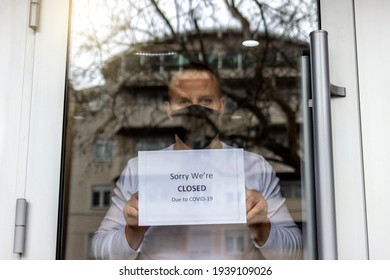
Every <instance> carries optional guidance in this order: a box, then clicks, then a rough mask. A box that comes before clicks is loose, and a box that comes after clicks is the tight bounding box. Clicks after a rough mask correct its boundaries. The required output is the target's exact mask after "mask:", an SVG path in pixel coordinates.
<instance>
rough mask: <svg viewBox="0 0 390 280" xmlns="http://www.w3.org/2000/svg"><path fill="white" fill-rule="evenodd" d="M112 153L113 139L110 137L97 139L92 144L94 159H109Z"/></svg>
mask: <svg viewBox="0 0 390 280" xmlns="http://www.w3.org/2000/svg"><path fill="white" fill-rule="evenodd" d="M113 153H114V141H113V140H112V139H98V140H96V142H95V146H94V159H95V161H98V162H99V161H111V160H112V158H113Z"/></svg>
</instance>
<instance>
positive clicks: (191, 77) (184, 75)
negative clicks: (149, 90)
mask: <svg viewBox="0 0 390 280" xmlns="http://www.w3.org/2000/svg"><path fill="white" fill-rule="evenodd" d="M208 81H210V82H213V81H214V79H213V77H212V75H211V74H210V73H208V72H206V71H191V70H190V71H185V72H179V73H177V74H175V75H174V76H173V77H172V81H171V85H172V86H179V85H180V84H181V83H190V82H208Z"/></svg>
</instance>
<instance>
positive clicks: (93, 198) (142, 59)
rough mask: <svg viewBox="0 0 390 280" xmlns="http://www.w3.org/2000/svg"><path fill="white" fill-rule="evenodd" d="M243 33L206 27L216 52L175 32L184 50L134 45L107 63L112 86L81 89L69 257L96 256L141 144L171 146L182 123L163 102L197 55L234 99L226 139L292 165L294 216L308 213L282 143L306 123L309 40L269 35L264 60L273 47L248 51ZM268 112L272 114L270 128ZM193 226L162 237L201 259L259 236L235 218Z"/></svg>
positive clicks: (287, 189)
mask: <svg viewBox="0 0 390 280" xmlns="http://www.w3.org/2000/svg"><path fill="white" fill-rule="evenodd" d="M237 38H238V36H237V34H235V33H234V32H230V33H229V32H226V33H224V34H222V33H219V34H218V36H216V34H215V33H212V32H210V33H207V34H204V37H203V44H204V46H206V52H205V53H203V54H200V52H199V50H200V45H197V44H196V43H194V44H189V43H188V45H187V50H188V52H187V53H185V52H183V51H180V49H179V47H178V46H176V45H173V44H170V42H169V41H167V42H165V43H166V44H165V45H164V48H166V47H169V46H171V47H173V48H174V53H173V54H171V53H169V55H161V54H162V52H161V49H159V48H161V46H162V45H161V44H149V45H147V46H144V45H142V46H134V49H131V50H129V51H128V52H127V53H123V54H121V55H120V56H117V57H115V58H112V59H111V60H110V61H109V62H107V64H106V65H105V67H104V69H103V71H102V72H103V74H104V76H105V79H106V84H105V85H104V86H101V87H95V88H90V89H85V90H82V91H79V92H73V93H72V96H71V102H72V104H71V110H70V111H71V115H73V120H71V121H70V123H72V126H71V127H70V128H71V132H70V133H71V134H72V136H73V149H72V168H71V178H70V179H69V207H68V222H67V242H66V244H67V246H66V249H67V251H66V258H69V259H83V258H90V257H91V256H90V252H89V247H88V246H89V242H90V238H91V237H92V234H93V232H94V231H95V230H96V229H97V227H98V225H99V223H100V220H101V219H102V217H103V216H104V214H105V212H106V211H107V209H108V206H109V199H108V198H109V196H110V195H111V190H112V188H113V186H114V181H115V179H116V178H117V177H118V176H119V174H120V173H121V171H122V169H123V168H124V166H125V165H126V162H127V160H128V159H130V158H131V157H134V156H136V154H137V151H139V150H156V149H161V148H163V147H166V146H168V145H170V144H171V143H172V131H171V127H170V123H169V122H168V120H167V117H166V115H165V111H164V108H163V106H162V103H163V100H164V98H165V97H166V92H167V88H166V84H167V81H168V78H169V75H170V72H171V71H176V70H179V69H180V68H182V67H183V65H185V64H186V63H188V61H189V57H190V56H193V57H196V58H199V59H201V60H202V59H206V60H207V61H208V62H209V64H210V65H211V66H212V67H214V68H216V69H218V73H219V76H220V78H221V86H222V88H223V91H224V92H225V94H226V95H227V99H228V102H227V112H226V116H225V119H224V120H223V124H222V127H223V128H224V130H223V131H221V137H222V138H223V140H224V141H225V142H227V143H228V144H231V145H237V146H241V147H244V148H246V149H249V150H252V151H254V152H257V153H261V154H263V155H264V156H265V157H266V158H268V159H271V161H270V162H271V163H273V164H274V167H275V169H276V170H277V171H278V172H283V174H287V175H286V176H283V177H284V178H286V180H282V182H281V184H282V187H283V193H284V194H286V195H287V196H290V197H292V198H293V199H289V200H288V202H287V204H288V206H291V207H292V208H291V209H290V210H291V212H292V214H293V217H294V218H295V219H296V220H297V221H298V222H301V221H302V218H301V201H300V192H299V190H300V183H299V170H296V169H295V170H294V168H293V167H291V164H290V163H289V162H286V160H285V159H284V158H283V154H282V152H285V151H284V150H283V149H285V150H288V148H289V144H288V143H289V139H288V135H287V134H288V132H289V130H288V126H291V125H295V126H297V127H298V124H299V114H298V112H299V102H298V98H297V97H298V91H299V86H298V76H299V72H298V71H297V65H296V64H297V63H296V61H293V59H294V58H295V59H297V58H298V57H299V51H300V50H301V49H302V48H304V45H303V44H299V43H294V42H287V41H281V40H276V39H271V38H263V40H268V43H269V45H267V48H268V49H267V52H266V56H264V59H262V61H261V63H259V59H261V58H262V57H263V56H261V55H262V54H264V53H265V51H266V50H265V47H259V48H258V49H253V50H248V49H245V48H244V47H242V46H241V45H239V44H238V42H237ZM188 42H192V41H191V40H190V39H189V40H188ZM193 42H197V40H193ZM238 45H239V46H238ZM156 52H157V53H158V54H156ZM259 65H260V67H258V66H259ZM259 69H261V72H258V71H259ZM257 75H261V77H262V79H263V82H262V84H260V86H262V87H263V88H262V91H261V94H260V93H259V89H256V88H255V87H258V86H259V84H258V80H259V79H257V78H255V77H257ZM264 84H267V85H268V86H267V87H265V86H264ZM275 95H277V96H276V97H275ZM252 105H255V106H252ZM284 105H286V106H289V108H290V109H291V112H293V113H294V116H293V120H291V119H288V117H289V116H288V114H287V113H289V112H290V111H289V112H286V108H284V107H283V106H284ZM252 107H255V108H252ZM293 109H295V111H294V110H293ZM260 113H261V116H259V114H260ZM286 116H287V117H286ZM262 117H264V118H267V122H268V124H267V127H266V129H265V128H264V127H265V124H264V123H262V122H264V120H263V119H261V118H262ZM259 127H262V129H259ZM265 130H267V134H266V136H267V137H268V138H267V141H265V142H264V144H259V145H257V142H258V141H259V139H261V140H263V138H265V134H264V133H265V132H264V131H265ZM293 136H294V137H295V138H298V137H299V135H298V134H295V135H293ZM270 142H272V145H271V144H270ZM271 147H276V148H275V149H274V150H272V149H271ZM278 149H279V150H278ZM298 149H299V148H298ZM279 151H280V153H279ZM291 162H292V161H291ZM297 173H298V176H297ZM291 174H295V175H291ZM288 177H290V179H287V178H288ZM282 179H283V178H282ZM188 230H189V231H190V234H189V236H191V237H190V238H188V240H181V239H178V238H177V237H176V235H175V234H174V233H172V232H171V229H169V228H168V229H167V235H166V240H160V241H159V246H166V247H169V246H171V245H173V244H175V245H176V246H181V247H182V248H183V249H184V250H188V251H189V252H192V253H194V254H199V258H201V257H202V254H203V255H212V254H213V253H217V252H223V254H224V255H226V256H227V258H228V256H229V254H243V253H244V252H245V250H246V248H247V247H248V246H247V244H248V242H250V237H249V236H247V233H246V232H245V233H244V232H240V231H237V230H236V229H235V227H234V225H231V226H229V227H227V228H226V230H224V232H213V231H212V230H211V229H210V227H207V226H204V227H202V226H196V227H193V228H191V227H189V229H188Z"/></svg>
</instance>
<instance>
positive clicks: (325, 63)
mask: <svg viewBox="0 0 390 280" xmlns="http://www.w3.org/2000/svg"><path fill="white" fill-rule="evenodd" d="M310 64H311V82H312V94H313V120H314V123H313V129H314V130H313V137H314V162H315V185H316V205H317V207H316V216H317V242H318V258H319V259H327V260H333V259H337V239H336V214H335V198H334V173H333V147H332V126H331V110H330V81H329V60H328V33H327V32H326V31H324V30H316V31H313V32H311V33H310Z"/></svg>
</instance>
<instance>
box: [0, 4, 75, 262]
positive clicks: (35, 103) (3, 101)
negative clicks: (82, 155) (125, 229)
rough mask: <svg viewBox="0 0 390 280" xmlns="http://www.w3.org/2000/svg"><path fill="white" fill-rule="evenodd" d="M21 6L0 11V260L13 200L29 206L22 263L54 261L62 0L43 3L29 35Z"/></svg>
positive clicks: (8, 248)
mask: <svg viewBox="0 0 390 280" xmlns="http://www.w3.org/2000/svg"><path fill="white" fill-rule="evenodd" d="M28 4H29V1H26V0H4V1H2V3H1V9H0V34H2V35H1V36H2V37H1V44H0V60H1V62H2V63H0V77H1V80H0V93H1V95H0V106H1V107H0V158H1V161H0V211H1V216H0V217H1V218H0V219H1V220H0V227H1V229H2V230H1V231H0V247H1V250H0V258H1V259H18V258H20V256H18V255H16V254H13V252H12V248H13V229H14V219H15V202H16V198H18V197H23V198H26V199H27V201H28V216H27V234H26V248H25V254H24V255H23V256H22V258H27V259H53V258H55V250H56V236H57V215H58V195H59V181H60V162H61V146H62V121H63V105H64V89H65V71H66V49H67V29H68V12H69V7H68V6H69V1H68V0H56V1H41V9H40V14H41V16H40V27H39V29H38V30H37V32H34V31H33V30H32V29H30V28H28V11H29V7H28Z"/></svg>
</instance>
